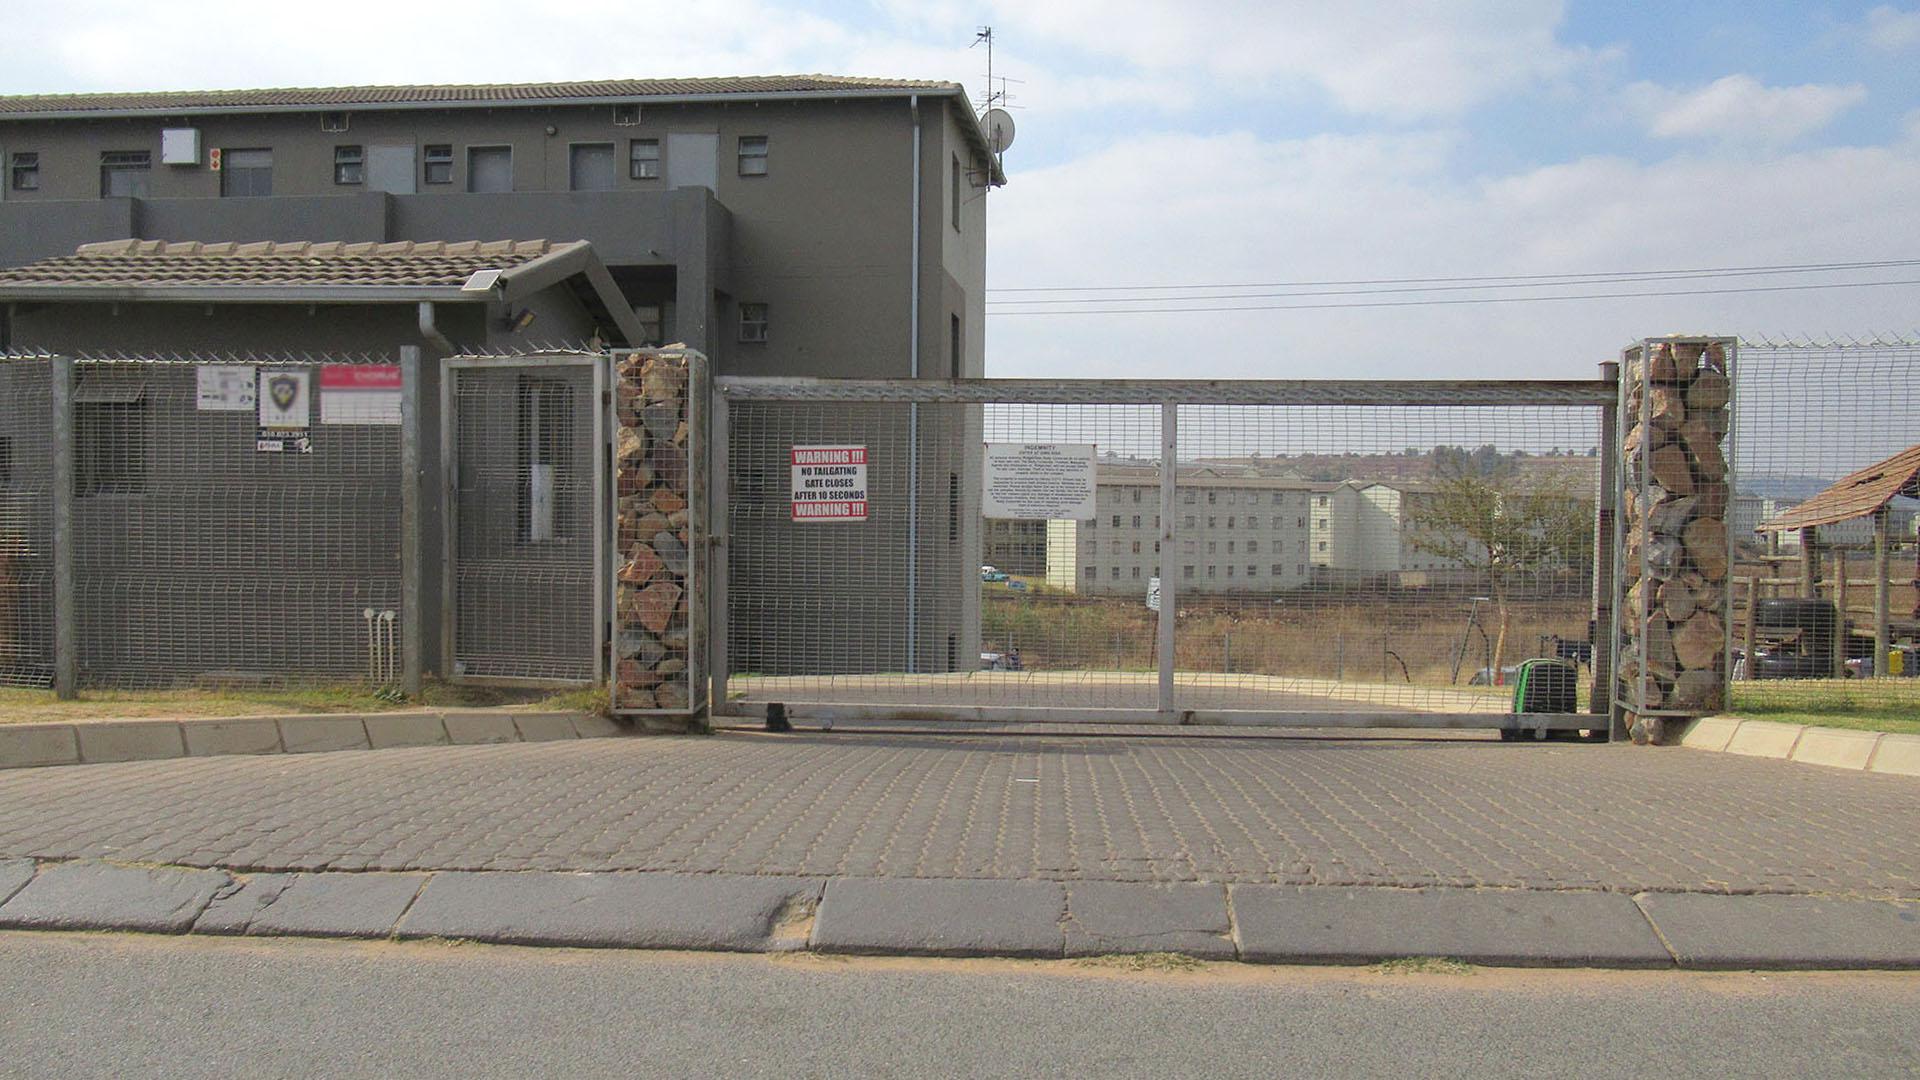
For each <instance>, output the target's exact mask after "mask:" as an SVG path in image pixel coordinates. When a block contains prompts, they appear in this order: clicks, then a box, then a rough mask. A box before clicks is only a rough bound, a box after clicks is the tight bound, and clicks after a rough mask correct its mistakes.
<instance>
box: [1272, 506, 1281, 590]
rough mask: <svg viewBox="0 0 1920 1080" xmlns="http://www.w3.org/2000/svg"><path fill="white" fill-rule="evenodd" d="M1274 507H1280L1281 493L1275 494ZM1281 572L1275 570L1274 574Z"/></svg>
mask: <svg viewBox="0 0 1920 1080" xmlns="http://www.w3.org/2000/svg"><path fill="white" fill-rule="evenodd" d="M1273 505H1275V506H1279V505H1280V493H1279V492H1277V491H1276V492H1274V493H1273ZM1279 572H1280V571H1278V570H1275V571H1274V573H1276V574H1277V573H1279Z"/></svg>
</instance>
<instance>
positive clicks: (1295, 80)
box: [994, 0, 1595, 118]
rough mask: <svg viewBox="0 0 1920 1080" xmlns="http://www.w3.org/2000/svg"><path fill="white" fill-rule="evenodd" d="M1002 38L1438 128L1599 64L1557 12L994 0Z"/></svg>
mask: <svg viewBox="0 0 1920 1080" xmlns="http://www.w3.org/2000/svg"><path fill="white" fill-rule="evenodd" d="M996 7H997V10H996V11H995V16H994V17H995V19H996V21H997V22H998V23H999V24H1000V28H1001V29H1002V30H1003V31H1006V32H1007V39H1008V40H1009V41H1013V42H1019V41H1022V40H1024V39H1026V38H1029V37H1030V38H1035V39H1039V40H1042V41H1048V42H1052V43H1055V44H1058V45H1061V46H1070V47H1073V48H1077V49H1080V50H1084V51H1085V52H1087V53H1090V54H1093V55H1094V56H1099V57H1109V58H1116V59H1119V60H1123V61H1125V62H1126V63H1127V64H1129V65H1131V66H1132V67H1133V68H1134V69H1136V70H1137V71H1139V72H1142V73H1150V74H1159V75H1167V74H1176V73H1177V74H1179V75H1180V76H1181V77H1183V78H1188V79H1194V78H1199V79H1201V80H1204V82H1205V83H1206V84H1208V85H1209V87H1210V91H1211V93H1213V94H1214V95H1216V96H1217V95H1220V94H1228V95H1235V94H1239V95H1245V96H1253V95H1254V94H1262V93H1268V92H1272V91H1275V90H1286V89H1293V88H1296V87H1298V86H1301V85H1304V86H1308V87H1312V88H1316V89H1317V90H1319V91H1320V92H1323V93H1324V94H1326V95H1327V96H1328V97H1329V98H1331V99H1332V101H1333V102H1334V103H1335V104H1337V105H1338V106H1340V107H1341V108H1343V109H1346V110H1349V111H1351V112H1354V113H1359V114H1366V115H1380V116H1387V117H1394V118H1414V117H1426V116H1444V115H1451V114H1454V113H1458V112H1460V111H1462V110H1464V109H1466V108H1468V107H1470V106H1472V105H1475V104H1478V103H1481V102H1484V101H1487V100H1489V99H1491V98H1493V97H1495V96H1497V95H1499V94H1502V93H1505V92H1509V91H1512V90H1515V89H1518V88H1524V87H1529V86H1536V85H1540V84H1543V83H1549V82H1553V81H1555V80H1558V79H1560V78H1562V77H1565V76H1567V75H1569V74H1571V73H1573V72H1574V71H1575V70H1577V69H1579V68H1581V67H1583V66H1585V65H1587V64H1589V63H1591V62H1592V61H1593V60H1594V59H1595V54H1592V53H1590V52H1587V51H1584V50H1579V49H1574V48H1569V47H1567V46H1565V45H1563V44H1561V43H1560V42H1559V40H1558V38H1557V36H1556V31H1557V28H1558V26H1559V24H1560V21H1561V17H1562V14H1563V8H1564V4H1563V3H1561V2H1560V0H1453V2H1449V3H1444V4H1408V3H1403V2H1394V0H1349V2H1346V3H1340V4H1328V3H1324V2H1321V0H1282V2H1263V0H1233V2H1225V3H1202V4H1167V3H1163V2H1159V0H1049V2H1047V3H1039V4H1036V3H1031V2H1027V0H998V3H997V5H996Z"/></svg>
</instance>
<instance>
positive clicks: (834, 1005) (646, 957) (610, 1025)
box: [0, 934, 1920, 1080]
mask: <svg viewBox="0 0 1920 1080" xmlns="http://www.w3.org/2000/svg"><path fill="white" fill-rule="evenodd" d="M1916 1009H1920V975H1912V974H1907V975H1890V974H1852V975H1832V974H1804V975H1765V976H1762V975H1744V974H1730V975H1700V974H1691V975H1690V974H1672V973H1658V974H1654V973H1600V972H1514V971H1492V970H1485V969H1481V970H1473V971H1470V972H1469V973H1466V974H1457V975H1436V974H1386V973H1382V972H1380V971H1376V970H1371V969H1362V970H1347V969H1299V968H1278V969H1259V968H1245V967H1239V966H1236V965H1222V966H1219V967H1214V968H1209V969H1207V970H1204V971H1200V972H1191V973H1168V972H1148V973H1130V972H1117V971H1114V970H1111V969H1103V968H1090V967H1084V966H1076V965H1073V964H1068V963H1058V962H1055V963H1044V964H1042V963H1018V962H1006V961H968V962H951V961H947V962H936V961H908V960H829V959H820V958H814V957H809V956H792V957H785V958H775V957H765V956H732V955H708V954H676V953H625V952H584V951H570V950H551V949H549V950H523V949H509V948H488V947H483V946H471V945H469V946H457V947H456V946H447V945H439V944H413V945H395V944H390V943H384V942H382V943H371V944H349V943H339V942H314V941H290V940H280V941H206V940H198V939H175V938H160V937H130V936H116V935H59V934H5V935H0V1074H4V1075H6V1076H22V1077H26V1076H31V1077H51V1076H114V1077H130V1076H178V1077H199V1076H205V1077H220V1078H222V1080H226V1078H229V1077H233V1076H249V1077H276V1076H336V1077H345V1076H380V1077H390V1076H459V1077H463V1078H465V1077H477V1076H516V1077H517V1076H559V1075H575V1076H577V1075H622V1076H626V1075H669V1074H670V1075H676V1076H686V1075H727V1076H749V1077H750V1076H769V1077H781V1078H790V1077H796V1076H827V1075H880V1076H889V1075H898V1076H914V1077H921V1076H929V1075H937V1076H947V1075H980V1076H1003V1075H1094V1076H1152V1077H1156V1078H1159V1077H1167V1076H1198V1075H1210V1076H1260V1077H1272V1076H1289V1077H1291V1076H1372V1075H1396V1076H1423V1075H1474V1076H1479V1077H1503V1076H1512V1077H1529V1078H1537V1077H1554V1076H1581V1077H1590V1076H1608V1075H1617V1076H1626V1075H1643V1074H1656V1075H1662V1076H1703V1077H1707V1076H1710V1077H1716V1078H1718V1077H1725V1076H1743V1077H1745V1076H1782V1077H1787V1076H1794V1077H1798V1076H1848V1077H1873V1076H1912V1075H1914V1074H1915V1072H1916V1071H1920V1030H1916V1028H1915V1027H1914V1025H1913V1024H1912V1017H1913V1016H1914V1015H1915V1011H1916Z"/></svg>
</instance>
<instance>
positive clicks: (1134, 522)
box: [1133, 492, 1140, 529]
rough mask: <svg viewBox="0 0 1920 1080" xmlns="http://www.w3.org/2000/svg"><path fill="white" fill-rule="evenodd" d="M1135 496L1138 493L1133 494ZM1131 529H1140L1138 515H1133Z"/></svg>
mask: <svg viewBox="0 0 1920 1080" xmlns="http://www.w3.org/2000/svg"><path fill="white" fill-rule="evenodd" d="M1135 494H1139V493H1138V492H1135ZM1133 527H1134V528H1136V529H1137V528H1139V527H1140V515H1139V514H1135V515H1133Z"/></svg>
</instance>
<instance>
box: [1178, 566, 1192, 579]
mask: <svg viewBox="0 0 1920 1080" xmlns="http://www.w3.org/2000/svg"><path fill="white" fill-rule="evenodd" d="M1180 576H1181V577H1185V578H1190V577H1192V576H1193V564H1191V563H1189V564H1187V565H1186V566H1183V567H1181V568H1180Z"/></svg>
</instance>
